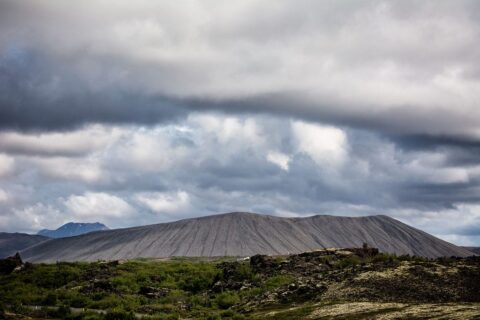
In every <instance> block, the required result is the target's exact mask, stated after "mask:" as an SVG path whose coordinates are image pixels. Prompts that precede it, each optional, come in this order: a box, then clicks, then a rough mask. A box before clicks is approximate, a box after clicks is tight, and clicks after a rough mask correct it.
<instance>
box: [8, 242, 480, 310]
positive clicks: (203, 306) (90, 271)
mask: <svg viewBox="0 0 480 320" xmlns="http://www.w3.org/2000/svg"><path fill="white" fill-rule="evenodd" d="M479 302H480V260H479V259H478V258H471V259H440V260H427V259H421V258H414V257H396V256H393V255H386V254H378V255H374V256H364V257H360V256H357V255H352V254H349V253H348V252H346V253H345V252H340V251H339V252H331V253H328V254H326V253H323V254H321V255H317V254H310V255H308V254H307V255H304V256H302V255H295V256H287V257H258V258H256V259H252V260H250V261H249V260H240V261H237V260H236V259H235V258H222V259H214V260H204V259H181V258H176V259H175V258H173V259H166V260H148V259H140V260H133V261H125V262H121V261H120V262H119V261H115V262H94V263H66V262H60V263H56V264H25V265H24V266H23V267H22V268H21V270H17V271H14V272H12V273H10V274H5V275H0V309H1V317H3V318H10V319H17V318H18V319H21V318H34V319H134V318H145V319H362V318H363V319H390V318H389V317H388V316H391V319H398V318H402V317H403V316H405V319H411V318H415V317H416V318H418V319H422V318H425V319H426V318H428V317H433V318H435V315H436V316H437V317H438V318H439V319H440V318H442V317H444V318H445V317H446V318H445V319H450V318H451V319H454V318H455V317H457V318H458V319H469V318H472V319H474V318H475V317H480V304H479ZM477 319H478V318H477Z"/></svg>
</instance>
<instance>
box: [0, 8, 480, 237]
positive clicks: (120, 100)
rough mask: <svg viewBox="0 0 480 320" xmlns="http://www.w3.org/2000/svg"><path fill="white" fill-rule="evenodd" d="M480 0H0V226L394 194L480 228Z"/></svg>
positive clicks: (448, 226)
mask: <svg viewBox="0 0 480 320" xmlns="http://www.w3.org/2000/svg"><path fill="white" fill-rule="evenodd" d="M479 39H480V3H479V2H478V1H473V0H472V1H438V0H432V1H421V2H419V1H406V0H401V1H336V0H335V1H333V0H332V1H308V0H300V1H279V0H272V1H236V2H231V1H228V2H227V1H220V0H218V1H210V0H205V1H182V3H181V4H178V3H177V2H175V1H170V2H167V1H161V2H159V1H142V0H140V1H118V0H115V1H114V0H99V1H80V2H76V3H75V6H73V5H72V4H71V3H70V2H65V1H60V0H58V1H36V0H35V1H33V0H32V1H28V0H25V1H17V0H3V1H1V2H0V230H1V231H10V232H12V231H22V232H36V231H37V230H38V229H41V228H56V227H58V226H59V225H61V224H63V223H65V222H67V221H83V222H94V221H100V222H103V223H105V224H107V225H108V226H110V227H127V226H133V225H141V224H150V223H157V222H163V221H172V220H176V219H180V218H186V217H193V216H199V215H207V214H214V213H221V212H229V211H253V212H259V213H267V214H274V215H279V216H306V215H312V214H333V215H352V216H358V215H369V214H387V215H390V216H392V217H395V218H397V219H400V220H401V221H404V222H407V223H409V224H411V225H413V226H415V227H418V228H421V229H423V230H426V231H428V232H431V233H433V234H435V235H437V236H439V237H441V238H443V239H446V240H449V241H452V242H454V243H457V244H465V245H469V244H470V245H474V244H476V245H480V107H479V102H480V41H479Z"/></svg>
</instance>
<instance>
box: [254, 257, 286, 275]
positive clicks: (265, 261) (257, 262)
mask: <svg viewBox="0 0 480 320" xmlns="http://www.w3.org/2000/svg"><path fill="white" fill-rule="evenodd" d="M278 265H279V263H278V262H277V261H275V259H274V258H273V257H270V256H266V255H261V254H257V255H254V256H252V257H250V267H251V268H252V271H253V272H258V273H266V274H267V273H271V271H274V270H276V269H277V268H278Z"/></svg>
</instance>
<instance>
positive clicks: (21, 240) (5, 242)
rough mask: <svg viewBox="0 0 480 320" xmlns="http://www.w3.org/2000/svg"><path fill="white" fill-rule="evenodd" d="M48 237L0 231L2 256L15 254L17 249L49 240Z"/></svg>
mask: <svg viewBox="0 0 480 320" xmlns="http://www.w3.org/2000/svg"><path fill="white" fill-rule="evenodd" d="M48 239H49V238H48V237H45V236H39V235H31V234H26V233H8V232H0V258H5V257H8V256H11V255H14V254H15V253H16V252H17V251H20V250H23V249H26V248H28V247H31V246H33V245H35V244H38V243H40V242H43V241H45V240H48Z"/></svg>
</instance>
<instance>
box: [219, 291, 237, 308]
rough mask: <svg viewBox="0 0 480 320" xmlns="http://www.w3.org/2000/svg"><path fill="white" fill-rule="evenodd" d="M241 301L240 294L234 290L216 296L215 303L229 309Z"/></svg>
mask: <svg viewBox="0 0 480 320" xmlns="http://www.w3.org/2000/svg"><path fill="white" fill-rule="evenodd" d="M239 302H240V297H239V296H238V294H236V293H235V292H232V291H226V292H224V293H221V294H219V295H218V296H217V297H216V298H215V303H216V304H217V306H218V307H219V308H220V309H228V308H230V307H232V306H234V305H235V304H237V303H239Z"/></svg>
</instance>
